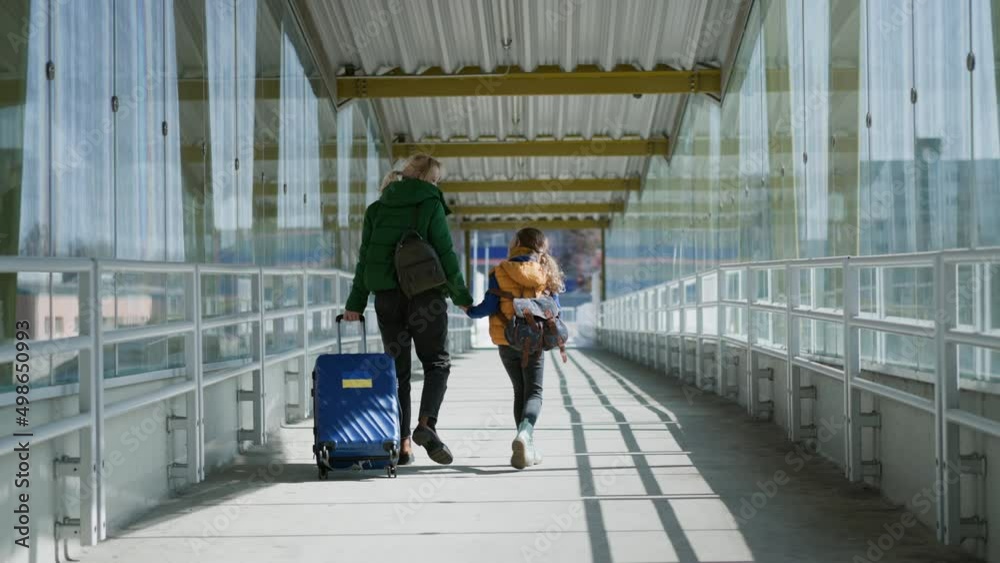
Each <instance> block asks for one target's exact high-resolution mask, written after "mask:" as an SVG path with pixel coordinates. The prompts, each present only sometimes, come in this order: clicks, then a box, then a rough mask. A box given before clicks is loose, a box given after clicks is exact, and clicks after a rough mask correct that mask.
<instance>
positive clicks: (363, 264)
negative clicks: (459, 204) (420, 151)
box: [347, 178, 472, 312]
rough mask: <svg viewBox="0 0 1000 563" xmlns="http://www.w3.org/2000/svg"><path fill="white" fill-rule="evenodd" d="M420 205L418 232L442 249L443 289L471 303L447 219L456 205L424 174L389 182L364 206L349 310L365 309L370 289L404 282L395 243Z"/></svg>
mask: <svg viewBox="0 0 1000 563" xmlns="http://www.w3.org/2000/svg"><path fill="white" fill-rule="evenodd" d="M417 206H419V213H418V214H417V232H419V233H420V235H421V236H423V237H424V240H426V241H427V242H429V243H430V244H431V245H432V246H433V247H434V249H435V250H437V253H438V256H439V257H440V258H441V265H442V266H443V267H444V273H445V276H447V278H448V283H447V284H446V285H445V286H444V287H443V288H442V293H445V294H447V295H449V296H450V297H451V300H452V301H453V302H454V303H455V304H456V305H472V295H470V294H469V289H468V288H467V287H466V286H465V280H464V279H463V278H462V272H461V271H460V270H459V269H458V257H457V256H455V249H454V247H453V246H452V243H451V233H450V232H449V231H448V223H447V222H446V221H445V216H447V215H449V214H450V213H451V210H450V209H448V205H447V204H445V202H444V196H443V195H442V194H441V190H440V189H438V187H437V186H435V185H434V184H431V183H429V182H424V181H423V180H417V179H415V178H404V179H402V180H399V181H397V182H393V183H391V184H389V185H388V186H386V188H385V191H383V192H382V197H380V198H379V200H378V201H376V202H375V203H373V204H371V205H369V206H368V210H367V211H365V225H364V230H363V231H362V234H361V250H360V252H359V253H358V267H357V268H356V269H355V271H354V285H353V286H352V287H351V295H350V297H348V298H347V310H348V311H357V312H361V311H364V310H365V306H366V305H367V304H368V294H369V293H371V292H373V291H382V290H386V289H394V288H396V287H398V286H399V283H398V282H397V281H396V265H395V261H394V257H395V254H396V243H398V242H399V239H401V238H402V237H403V235H404V234H405V233H406V232H407V231H409V230H410V229H411V228H413V210H414V208H416V207H417Z"/></svg>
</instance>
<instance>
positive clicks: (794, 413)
mask: <svg viewBox="0 0 1000 563" xmlns="http://www.w3.org/2000/svg"><path fill="white" fill-rule="evenodd" d="M785 288H786V289H787V294H786V295H785V301H786V303H785V311H786V313H785V344H786V348H787V352H788V356H787V358H788V359H787V360H786V361H785V377H786V381H785V391H786V397H787V401H788V439H789V440H791V441H792V442H798V441H799V440H800V439H801V438H802V391H801V388H802V370H800V369H799V368H798V366H796V365H795V358H797V357H798V356H799V322H798V319H796V318H795V315H793V314H792V313H793V312H794V310H795V308H796V307H798V306H799V270H798V269H797V268H792V267H791V266H790V265H786V266H785Z"/></svg>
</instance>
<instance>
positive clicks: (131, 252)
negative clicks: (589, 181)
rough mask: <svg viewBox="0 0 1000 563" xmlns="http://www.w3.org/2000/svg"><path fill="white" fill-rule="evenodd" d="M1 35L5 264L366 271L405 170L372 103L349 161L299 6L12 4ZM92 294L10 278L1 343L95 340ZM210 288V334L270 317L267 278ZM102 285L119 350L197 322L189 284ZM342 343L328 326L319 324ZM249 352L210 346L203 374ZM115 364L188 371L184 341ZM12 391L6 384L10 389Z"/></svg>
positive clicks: (24, 276) (71, 280)
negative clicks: (381, 192)
mask: <svg viewBox="0 0 1000 563" xmlns="http://www.w3.org/2000/svg"><path fill="white" fill-rule="evenodd" d="M28 22H30V23H31V25H27V23H28ZM0 30H2V31H4V32H5V33H4V37H6V38H7V41H4V42H3V45H2V46H0V61H2V62H3V69H2V71H3V72H2V73H3V77H2V80H0V168H2V172H3V176H2V178H3V180H0V182H3V184H2V185H0V255H24V256H75V257H99V258H122V259H134V260H149V261H161V260H171V261H187V262H209V263H211V262H240V263H247V264H251V263H253V264H260V265H275V264H277V265H281V264H291V265H308V266H310V267H319V268H322V267H329V266H334V265H347V266H353V262H354V260H355V259H356V256H354V253H356V249H357V246H358V244H359V242H360V230H361V220H360V218H361V216H362V214H363V211H364V207H365V206H366V205H367V204H368V203H370V202H371V201H373V200H374V199H375V198H377V197H378V185H379V180H380V179H381V177H382V175H383V171H384V170H385V169H386V168H387V166H388V158H387V154H388V153H387V151H386V147H385V144H384V140H383V139H382V138H381V130H380V128H379V127H378V124H377V123H376V120H375V119H374V115H375V114H374V112H373V111H372V108H371V105H370V104H369V103H367V102H365V103H355V104H352V106H351V109H349V110H347V111H346V112H345V114H346V115H345V119H342V120H341V121H342V122H344V123H346V124H347V125H348V127H347V129H346V133H347V135H346V137H342V139H344V141H345V142H343V143H341V144H342V145H343V146H345V147H346V149H347V150H346V153H345V154H343V155H341V154H339V153H338V150H337V145H338V133H343V132H345V130H340V131H338V127H337V117H338V115H337V110H336V108H335V106H334V103H333V100H332V99H331V98H330V96H329V94H328V93H327V92H326V91H325V86H324V85H323V83H322V81H321V80H319V75H318V72H317V68H316V65H315V63H314V61H313V60H312V59H311V56H310V54H309V50H308V49H307V48H306V44H305V42H304V41H303V39H302V37H301V35H300V32H299V28H298V24H297V22H296V20H295V19H294V17H293V15H292V13H291V11H290V8H289V6H288V4H287V3H286V2H284V1H283V0H241V1H240V2H233V1H232V0H159V1H154V0H136V1H129V2H122V1H120V0H119V1H112V0H93V1H87V2H82V1H79V2H49V1H46V0H11V1H10V2H4V3H3V5H2V6H0ZM48 61H52V65H51V67H47V64H46V63H47V62H48ZM50 73H51V77H50V76H47V75H48V74H50ZM338 156H339V157H342V158H343V159H344V163H343V166H341V167H338V163H337V159H338ZM349 161H353V162H349ZM341 170H342V171H344V172H346V173H347V175H346V176H345V177H344V178H345V180H346V181H345V182H344V183H343V186H342V187H343V192H342V193H343V197H342V200H341V196H340V193H339V192H338V181H337V180H338V172H339V171H341ZM338 215H342V217H338ZM340 219H342V220H340ZM338 249H343V251H344V254H343V256H342V257H341V258H340V259H338V257H337V256H336V255H335V254H334V253H335V252H336V251H337V250H338ZM80 280H81V278H80V277H79V276H78V275H76V274H48V273H45V272H21V273H17V274H0V321H2V324H0V343H3V342H9V341H10V339H11V338H12V327H13V326H14V321H15V320H16V319H22V318H23V319H30V320H31V321H32V330H33V334H32V337H33V338H34V339H51V338H66V337H72V336H79V335H82V334H85V331H86V327H84V326H81V312H80V308H81V299H80V291H81V283H80ZM202 281H203V296H202V297H203V313H204V314H205V315H208V316H225V315H232V314H237V313H246V312H250V311H253V310H254V307H255V305H254V303H255V297H254V295H253V291H252V289H253V283H252V280H251V279H250V278H247V277H245V276H239V275H217V276H205V277H204V278H203V280H202ZM98 282H99V286H100V287H99V291H100V294H101V298H100V303H99V304H98V307H97V309H98V310H99V319H100V322H101V325H102V327H103V328H104V329H105V330H115V329H127V328H132V327H141V326H146V325H151V324H159V323H165V322H170V321H173V320H179V319H181V318H184V311H185V304H186V303H187V302H186V299H188V298H189V297H190V296H186V295H184V285H185V284H184V283H183V280H182V279H181V278H180V277H179V276H174V275H170V276H167V275H163V274H148V275H146V274H127V275H120V274H117V273H115V272H106V273H105V275H104V276H102V278H101V279H100V280H98ZM331 287H332V285H331ZM276 290H280V288H274V287H272V288H271V289H270V295H271V296H272V297H275V295H274V292H275V291H276ZM282 296H283V297H282V298H281V299H277V298H275V302H282V303H299V302H301V300H302V299H303V297H302V296H301V295H300V296H294V295H286V294H285V292H283V293H282ZM332 298H333V297H332V294H331V295H330V296H327V298H325V299H326V300H327V301H328V300H329V299H332ZM324 302H326V301H324ZM83 316H84V318H85V315H83ZM300 325H301V321H297V320H292V321H287V322H286V321H282V322H275V323H271V326H270V327H265V332H266V333H267V336H268V338H269V339H270V340H269V342H270V343H271V346H272V348H273V349H277V350H283V349H287V348H288V347H291V346H294V345H297V344H296V343H298V342H299V341H300V340H301V335H302V333H303V331H304V330H305V327H302V326H300ZM332 326H333V325H332V315H331V314H327V313H324V314H322V315H319V316H318V317H317V319H316V321H315V323H314V328H315V330H316V331H317V334H329V331H330V328H331V327H332ZM252 333H253V330H252V327H251V325H240V326H237V327H230V328H225V329H219V330H215V331H211V334H208V335H206V344H207V345H208V346H209V348H210V349H209V350H208V351H207V352H206V360H207V361H210V362H217V361H224V360H231V359H240V360H245V359H247V358H248V357H249V351H250V350H251V347H250V342H252V341H253V338H254V336H253V334H252ZM105 352H106V361H105V375H106V376H108V377H118V376H124V375H130V374H137V373H144V372H150V371H159V370H166V369H169V368H172V367H176V366H178V365H180V363H181V362H183V360H184V350H183V338H181V337H172V338H168V339H151V340H149V341H141V342H133V343H129V344H128V345H118V346H110V345H109V346H107V347H106V351H105ZM34 363H36V364H38V365H37V366H34V367H33V370H32V371H33V373H34V377H33V384H34V385H35V386H36V387H40V386H44V385H47V384H58V383H71V382H75V381H77V378H78V375H79V374H78V371H79V357H78V354H77V353H75V352H68V353H61V354H56V355H52V356H45V357H38V358H34ZM12 375H13V371H12V366H11V365H10V364H5V365H0V389H6V387H7V386H8V385H9V384H10V382H11V381H12Z"/></svg>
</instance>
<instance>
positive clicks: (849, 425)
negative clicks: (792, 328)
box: [813, 258, 864, 482]
mask: <svg viewBox="0 0 1000 563" xmlns="http://www.w3.org/2000/svg"><path fill="white" fill-rule="evenodd" d="M841 271H842V272H843V276H844V303H843V306H844V473H845V476H846V477H847V479H848V480H849V481H852V482H857V481H861V479H862V478H863V477H864V475H863V473H862V467H861V392H860V391H858V390H857V389H855V388H854V378H855V377H859V376H860V375H861V357H860V356H861V354H860V349H859V345H858V342H859V339H860V336H859V335H860V331H859V330H858V329H857V328H856V327H855V326H854V317H856V316H857V315H858V310H859V305H858V271H857V269H855V268H852V267H851V259H850V258H844V263H843V265H842V266H841ZM813 299H816V297H815V294H813Z"/></svg>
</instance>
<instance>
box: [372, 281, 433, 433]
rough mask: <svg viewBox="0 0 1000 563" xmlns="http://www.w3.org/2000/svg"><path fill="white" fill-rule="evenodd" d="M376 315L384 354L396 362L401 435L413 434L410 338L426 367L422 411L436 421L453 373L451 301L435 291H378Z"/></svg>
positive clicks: (421, 413)
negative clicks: (449, 318)
mask: <svg viewBox="0 0 1000 563" xmlns="http://www.w3.org/2000/svg"><path fill="white" fill-rule="evenodd" d="M375 316H376V318H378V329H379V332H381V333H382V344H383V345H384V346H385V353H386V354H389V355H390V356H392V358H393V359H394V360H395V362H396V378H397V379H398V380H399V410H400V412H399V436H400V438H406V437H408V436H409V435H410V416H411V414H410V413H411V407H410V368H411V364H412V361H411V351H410V350H411V341H412V345H413V346H416V348H417V358H419V359H420V363H421V364H423V366H424V391H423V394H422V395H421V397H420V414H419V415H418V416H426V417H429V418H430V419H431V425H432V426H433V423H434V422H435V421H436V420H437V417H438V410H439V409H440V408H441V401H442V400H444V392H445V390H446V389H447V388H448V375H449V374H450V373H451V357H450V356H449V355H448V304H447V302H445V300H444V297H442V295H441V293H440V292H438V291H436V290H431V291H426V292H424V293H421V294H420V295H415V296H414V297H413V298H412V299H410V298H408V297H406V295H404V294H403V292H401V291H400V290H398V289H390V290H386V291H379V292H376V293H375Z"/></svg>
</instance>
